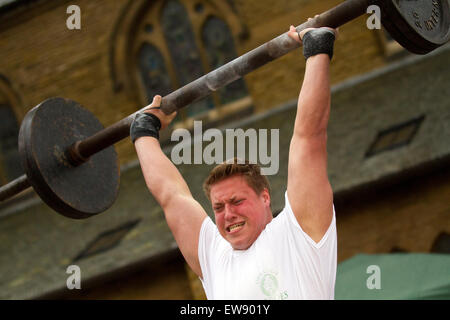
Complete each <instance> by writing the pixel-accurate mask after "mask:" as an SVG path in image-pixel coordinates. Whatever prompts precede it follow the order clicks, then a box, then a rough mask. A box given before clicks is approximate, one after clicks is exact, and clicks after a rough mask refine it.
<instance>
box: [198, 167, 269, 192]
mask: <svg viewBox="0 0 450 320" xmlns="http://www.w3.org/2000/svg"><path fill="white" fill-rule="evenodd" d="M238 162H244V161H239V159H238V158H234V159H231V160H228V161H225V162H224V163H221V164H219V165H217V166H216V167H215V168H214V169H212V170H211V172H210V173H209V176H208V177H207V178H206V180H205V182H204V183H203V191H204V192H205V194H206V196H207V197H208V199H209V200H211V198H210V193H211V186H212V185H213V184H215V183H218V182H220V181H223V180H225V179H227V178H230V177H232V176H242V177H243V178H244V179H245V181H246V182H247V184H248V186H249V187H250V188H252V189H253V191H255V193H256V194H257V195H260V194H261V192H262V191H263V190H264V189H265V188H267V190H268V191H269V193H270V185H269V181H268V180H267V178H266V177H265V176H264V175H262V174H261V168H260V167H259V165H257V164H252V163H249V162H248V161H247V160H245V163H238Z"/></svg>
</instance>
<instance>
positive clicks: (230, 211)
mask: <svg viewBox="0 0 450 320" xmlns="http://www.w3.org/2000/svg"><path fill="white" fill-rule="evenodd" d="M224 211H225V220H227V221H232V220H234V219H235V218H236V213H235V211H234V208H233V206H232V205H230V204H228V203H227V204H226V205H225V208H224Z"/></svg>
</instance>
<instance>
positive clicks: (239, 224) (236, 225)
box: [229, 222, 245, 231]
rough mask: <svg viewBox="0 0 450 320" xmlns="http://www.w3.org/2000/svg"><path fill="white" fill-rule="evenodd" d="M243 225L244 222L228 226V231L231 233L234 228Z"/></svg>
mask: <svg viewBox="0 0 450 320" xmlns="http://www.w3.org/2000/svg"><path fill="white" fill-rule="evenodd" d="M244 223H245V222H242V223H238V224H234V225H232V226H230V227H229V229H230V231H233V230H234V229H236V228H239V227H242V226H243V225H244Z"/></svg>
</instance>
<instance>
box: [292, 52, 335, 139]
mask: <svg viewBox="0 0 450 320" xmlns="http://www.w3.org/2000/svg"><path fill="white" fill-rule="evenodd" d="M329 69H330V59H329V57H328V56H327V55H326V54H319V55H316V56H313V57H310V58H308V60H307V61H306V70H305V76H304V80H303V85H302V89H301V91H300V94H299V98H298V105H297V116H296V119H295V127H294V134H295V136H298V137H304V138H308V137H317V136H326V130H327V125H328V119H329V114H330V101H331V97H330V77H329Z"/></svg>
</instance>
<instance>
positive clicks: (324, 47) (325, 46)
mask: <svg viewBox="0 0 450 320" xmlns="http://www.w3.org/2000/svg"><path fill="white" fill-rule="evenodd" d="M335 38H336V37H335V35H334V32H333V31H331V30H330V29H328V28H324V27H322V28H319V29H314V30H311V31H308V32H307V33H306V34H305V35H304V36H303V40H302V42H303V55H304V56H305V59H306V60H308V58H309V57H312V56H315V55H316V54H319V53H326V54H328V56H329V57H330V60H331V59H332V58H333V46H334V40H335Z"/></svg>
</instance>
